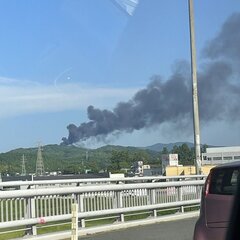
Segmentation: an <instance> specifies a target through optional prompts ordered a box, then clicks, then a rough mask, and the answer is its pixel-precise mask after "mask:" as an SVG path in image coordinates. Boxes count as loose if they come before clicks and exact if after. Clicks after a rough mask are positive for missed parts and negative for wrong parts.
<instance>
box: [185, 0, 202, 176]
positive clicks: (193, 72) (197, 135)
mask: <svg viewBox="0 0 240 240" xmlns="http://www.w3.org/2000/svg"><path fill="white" fill-rule="evenodd" d="M188 7H189V25H190V45H191V75H192V94H193V96H192V97H193V98H192V99H193V127H194V145H195V168H196V174H200V172H201V149H200V126H199V125H200V124H199V110H198V90H197V63H196V48H195V32H194V13H193V0H188Z"/></svg>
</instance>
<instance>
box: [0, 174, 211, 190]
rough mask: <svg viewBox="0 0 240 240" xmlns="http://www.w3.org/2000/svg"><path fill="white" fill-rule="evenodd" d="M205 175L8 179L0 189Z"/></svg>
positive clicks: (154, 180)
mask: <svg viewBox="0 0 240 240" xmlns="http://www.w3.org/2000/svg"><path fill="white" fill-rule="evenodd" d="M206 177H207V176H206V175H183V176H168V177H166V176H151V177H117V178H91V179H64V180H38V181H35V180H34V181H9V182H0V189H1V188H2V189H3V188H10V187H15V188H18V189H23V188H24V187H25V188H26V189H27V188H30V187H32V186H35V187H36V188H38V187H43V188H46V187H47V186H49V187H55V186H56V187H59V186H64V187H65V186H80V185H83V184H110V183H136V182H138V183H142V182H156V181H178V180H179V181H180V180H186V179H187V180H196V179H205V178H206Z"/></svg>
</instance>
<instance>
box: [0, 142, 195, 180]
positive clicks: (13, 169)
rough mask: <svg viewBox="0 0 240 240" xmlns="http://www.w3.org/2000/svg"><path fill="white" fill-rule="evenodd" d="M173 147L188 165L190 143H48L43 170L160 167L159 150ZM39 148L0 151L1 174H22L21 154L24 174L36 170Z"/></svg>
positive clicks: (189, 160)
mask: <svg viewBox="0 0 240 240" xmlns="http://www.w3.org/2000/svg"><path fill="white" fill-rule="evenodd" d="M172 149H174V151H175V152H176V153H179V157H180V163H181V164H191V163H192V161H193V156H194V151H193V144H192V143H185V142H177V143H169V144H162V143H158V144H154V145H152V146H148V147H144V148H143V147H133V146H126V147H125V146H116V145H106V146H103V147H100V148H97V149H87V148H81V147H77V146H73V145H70V146H66V145H57V144H50V145H45V146H43V147H42V156H43V160H44V168H45V171H46V172H52V171H60V172H62V173H64V174H68V173H83V172H85V171H86V170H87V169H91V171H93V172H98V171H100V170H103V171H107V170H112V171H114V169H115V170H116V169H118V170H119V169H122V168H130V167H131V165H132V164H133V162H135V161H143V162H144V164H153V165H158V166H160V164H161V153H162V151H163V150H164V151H168V152H170V151H171V150H172ZM37 151H38V148H37V147H35V148H18V149H14V150H11V151H9V152H6V153H0V173H1V174H3V175H4V174H13V175H14V174H16V173H19V174H21V171H22V156H23V154H24V156H25V162H26V171H27V173H35V171H36V160H37Z"/></svg>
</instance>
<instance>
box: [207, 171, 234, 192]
mask: <svg viewBox="0 0 240 240" xmlns="http://www.w3.org/2000/svg"><path fill="white" fill-rule="evenodd" d="M238 177H239V168H225V169H216V170H215V171H213V172H212V176H211V183H210V189H209V193H210V194H221V195H233V194H235V192H236V189H237V180H238Z"/></svg>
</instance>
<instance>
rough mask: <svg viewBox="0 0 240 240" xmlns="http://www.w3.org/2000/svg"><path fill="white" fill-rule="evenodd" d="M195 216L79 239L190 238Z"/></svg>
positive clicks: (170, 239)
mask: <svg viewBox="0 0 240 240" xmlns="http://www.w3.org/2000/svg"><path fill="white" fill-rule="evenodd" d="M196 221H197V218H188V219H182V220H177V221H169V222H162V223H158V224H152V225H146V226H140V227H132V228H127V229H122V230H118V231H112V232H106V233H99V234H96V235H90V236H86V237H80V238H79V240H80V239H81V240H192V237H193V230H194V225H195V223H196Z"/></svg>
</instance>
